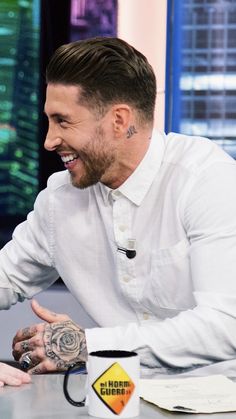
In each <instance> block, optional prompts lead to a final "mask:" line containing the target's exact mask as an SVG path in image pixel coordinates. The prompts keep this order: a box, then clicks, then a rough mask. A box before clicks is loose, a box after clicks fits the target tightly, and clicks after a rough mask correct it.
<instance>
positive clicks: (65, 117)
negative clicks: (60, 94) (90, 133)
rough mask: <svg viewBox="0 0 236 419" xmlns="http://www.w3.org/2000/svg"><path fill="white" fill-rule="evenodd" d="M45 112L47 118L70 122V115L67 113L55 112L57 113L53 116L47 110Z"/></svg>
mask: <svg viewBox="0 0 236 419" xmlns="http://www.w3.org/2000/svg"><path fill="white" fill-rule="evenodd" d="M43 112H44V114H45V115H46V116H47V117H50V118H53V119H57V118H62V119H68V120H69V119H70V117H69V115H68V114H65V113H64V114H63V113H59V112H55V113H52V114H47V113H46V111H45V109H44V111H43Z"/></svg>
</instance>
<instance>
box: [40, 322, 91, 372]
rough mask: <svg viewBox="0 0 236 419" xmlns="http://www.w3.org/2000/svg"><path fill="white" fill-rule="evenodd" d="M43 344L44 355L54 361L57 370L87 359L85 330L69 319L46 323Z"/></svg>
mask: <svg viewBox="0 0 236 419" xmlns="http://www.w3.org/2000/svg"><path fill="white" fill-rule="evenodd" d="M44 345H45V352H46V356H47V357H48V358H50V359H51V360H53V361H54V362H55V364H56V367H57V369H58V370H62V369H66V368H68V367H69V366H70V365H71V364H74V363H76V362H79V361H86V359H87V346H86V339H85V332H84V330H82V329H80V328H79V327H78V326H77V325H76V324H75V323H73V322H72V321H71V320H67V321H65V322H62V323H51V324H47V325H46V327H45V332H44Z"/></svg>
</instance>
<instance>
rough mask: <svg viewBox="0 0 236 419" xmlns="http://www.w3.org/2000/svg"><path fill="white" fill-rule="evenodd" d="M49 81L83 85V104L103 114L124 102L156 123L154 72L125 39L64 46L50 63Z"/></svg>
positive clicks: (87, 40)
mask: <svg viewBox="0 0 236 419" xmlns="http://www.w3.org/2000/svg"><path fill="white" fill-rule="evenodd" d="M46 79H47V83H62V84H66V85H76V86H80V88H81V96H80V99H81V100H80V102H81V103H83V104H84V105H85V106H86V105H89V106H92V107H93V108H97V109H98V110H99V112H104V111H105V109H106V107H107V106H109V105H111V104H114V103H119V102H121V101H122V102H125V103H128V104H130V105H132V106H133V107H134V108H135V109H136V110H137V111H138V113H139V116H140V118H141V120H143V121H148V122H150V121H153V118H154V108H155V99H156V78H155V74H154V71H153V69H152V67H151V65H150V64H149V62H148V60H147V58H146V57H145V56H144V55H143V54H142V53H141V52H139V51H137V50H136V49H135V48H134V47H132V46H131V45H129V44H128V43H127V42H125V41H124V40H122V39H119V38H109V37H107V38H105V37H96V38H91V39H86V40H83V41H76V42H71V43H69V44H66V45H62V46H60V47H59V48H58V49H57V50H56V51H55V53H54V55H53V56H52V58H51V60H50V62H49V65H48V67H47V72H46Z"/></svg>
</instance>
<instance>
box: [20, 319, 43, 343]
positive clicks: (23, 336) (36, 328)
mask: <svg viewBox="0 0 236 419" xmlns="http://www.w3.org/2000/svg"><path fill="white" fill-rule="evenodd" d="M44 326H45V325H44V324H43V323H40V324H35V325H33V326H30V327H25V328H24V329H19V330H18V331H17V333H16V335H15V336H14V338H13V341H12V347H14V346H15V344H16V343H17V342H21V341H24V340H27V339H30V338H31V337H33V336H35V335H36V334H37V333H38V332H41V331H42V330H43V329H44Z"/></svg>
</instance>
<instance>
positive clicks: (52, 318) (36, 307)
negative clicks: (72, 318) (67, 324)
mask: <svg viewBox="0 0 236 419" xmlns="http://www.w3.org/2000/svg"><path fill="white" fill-rule="evenodd" d="M31 308H32V310H33V312H34V313H35V314H36V316H38V317H39V318H40V319H42V320H43V321H45V322H47V323H57V322H62V321H65V320H69V316H67V315H66V314H57V313H53V312H52V311H50V310H48V309H47V308H45V307H43V306H41V305H40V304H39V303H38V302H37V301H36V300H34V299H33V300H32V301H31Z"/></svg>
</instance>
